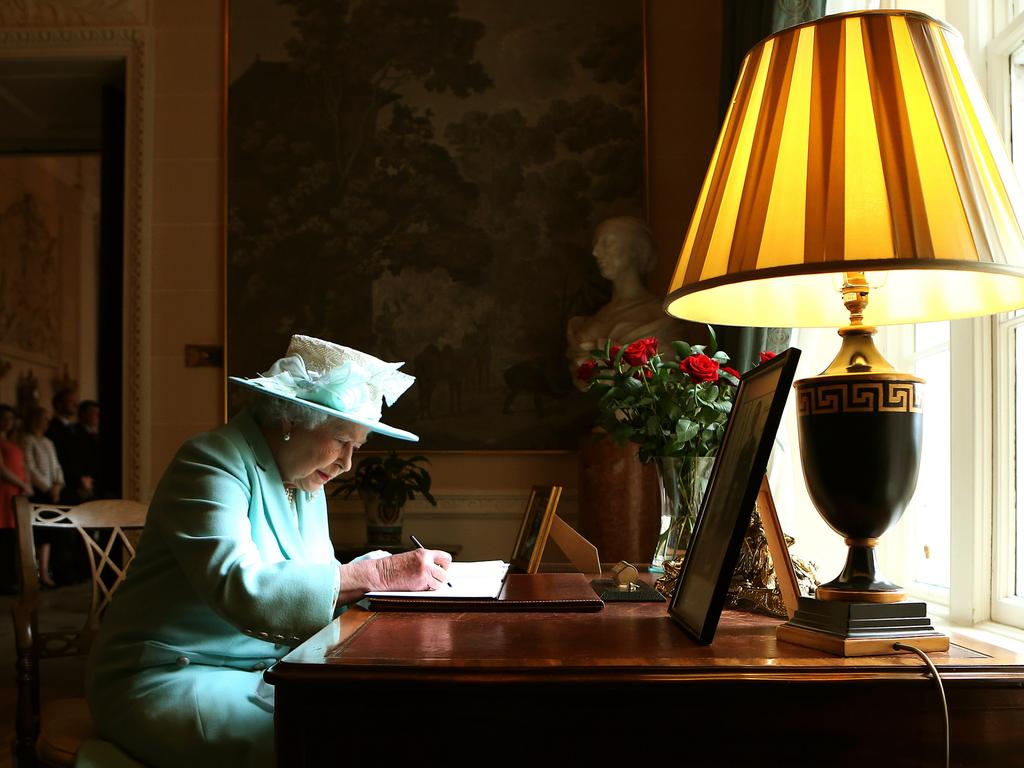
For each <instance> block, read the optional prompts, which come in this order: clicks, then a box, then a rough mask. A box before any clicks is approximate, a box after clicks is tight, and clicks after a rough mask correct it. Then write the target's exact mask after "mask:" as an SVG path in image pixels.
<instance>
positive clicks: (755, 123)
mask: <svg viewBox="0 0 1024 768" xmlns="http://www.w3.org/2000/svg"><path fill="white" fill-rule="evenodd" d="M1022 225H1024V199H1022V197H1021V193H1020V190H1019V188H1018V186H1017V181H1016V178H1015V176H1014V170H1013V167H1012V165H1011V163H1010V160H1009V158H1008V157H1007V154H1006V150H1005V149H1004V147H1003V145H1002V142H1001V140H1000V138H999V135H998V132H997V131H996V128H995V123H994V121H993V119H992V116H991V114H990V113H989V111H988V107H987V104H986V102H985V100H984V97H983V95H982V92H981V89H980V88H979V86H978V84H977V82H976V80H975V79H974V76H973V74H972V72H971V69H970V65H969V63H968V61H967V58H966V55H965V52H964V49H963V41H962V39H961V38H960V35H959V34H958V33H957V32H956V31H955V30H954V29H952V28H951V27H949V26H947V25H946V24H943V23H942V22H939V21H936V20H935V19H932V18H930V17H929V16H925V15H924V14H920V13H912V12H905V11H874V12H863V13H852V14H842V15H837V16H827V17H824V18H823V19H821V20H819V21H816V22H812V23H809V24H803V25H800V26H798V27H793V28H790V29H786V30H783V31H782V32H779V33H778V34H776V35H773V36H771V37H769V38H767V39H765V40H763V41H762V42H761V43H759V44H758V45H757V46H756V47H755V48H753V49H752V50H751V51H750V53H749V54H747V57H746V59H745V60H744V62H743V66H742V69H741V71H740V76H739V80H738V82H737V85H736V90H735V92H734V94H733V99H732V104H731V106H730V108H729V111H728V114H727V115H726V119H725V123H724V125H723V127H722V132H721V135H720V136H719V139H718V144H717V146H716V148H715V153H714V155H713V157H712V159H711V165H710V167H709V169H708V173H707V176H706V178H705V180H704V185H703V187H702V189H701V192H700V197H699V199H698V201H697V207H696V209H695V211H694V214H693V218H692V220H691V221H690V227H689V229H688V230H687V233H686V238H685V240H684V242H683V248H682V251H681V253H680V256H679V262H678V264H677V265H676V269H675V273H674V275H673V278H672V282H671V285H670V287H669V294H668V297H667V298H666V300H665V308H666V310H667V311H668V312H669V313H670V314H672V315H676V316H678V317H683V318H686V319H689V320H696V321H702V322H710V323H721V324H728V325H749V326H768V325H772V326H783V327H803V326H831V327H835V326H840V325H845V324H846V322H847V312H846V310H845V308H844V306H843V303H842V301H841V300H840V299H839V298H838V291H839V288H840V286H841V284H842V275H843V273H845V272H865V273H866V274H867V278H868V281H869V283H870V284H871V285H872V291H871V299H870V303H869V306H868V308H867V311H866V312H865V316H864V321H865V322H866V323H870V324H874V325H884V324H889V323H908V322H923V321H929V320H938V319H951V318H959V317H971V316H975V315H981V314H990V313H995V312H1002V311H1007V310H1011V309H1015V308H1018V307H1021V306H1024V233H1022Z"/></svg>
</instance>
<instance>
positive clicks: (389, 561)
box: [371, 549, 452, 592]
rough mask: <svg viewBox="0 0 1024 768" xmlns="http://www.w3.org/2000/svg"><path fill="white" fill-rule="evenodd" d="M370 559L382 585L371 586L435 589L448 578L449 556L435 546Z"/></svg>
mask: <svg viewBox="0 0 1024 768" xmlns="http://www.w3.org/2000/svg"><path fill="white" fill-rule="evenodd" d="M371 562H372V563H373V564H374V565H376V566H377V570H378V571H379V574H380V577H381V583H382V585H383V586H380V587H375V588H374V589H376V590H379V591H380V590H387V591H390V592H414V591H416V590H421V589H423V590H427V589H437V588H438V587H440V586H442V585H443V584H444V583H445V582H446V581H448V566H449V565H451V564H452V556H451V555H449V554H448V553H447V552H442V551H441V550H438V549H414V550H412V551H411V552H403V553H402V554H400V555H392V556H391V557H382V558H380V559H379V560H372V561H371Z"/></svg>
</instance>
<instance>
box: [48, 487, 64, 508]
mask: <svg viewBox="0 0 1024 768" xmlns="http://www.w3.org/2000/svg"><path fill="white" fill-rule="evenodd" d="M63 487H64V486H63V485H61V484H60V483H54V484H53V485H51V486H50V501H52V502H53V503H54V504H56V503H57V502H58V501H60V491H61V489H62V488H63Z"/></svg>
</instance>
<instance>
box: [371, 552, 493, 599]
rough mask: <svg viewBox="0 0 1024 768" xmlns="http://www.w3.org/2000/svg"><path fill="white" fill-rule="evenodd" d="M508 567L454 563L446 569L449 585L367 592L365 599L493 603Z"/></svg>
mask: <svg viewBox="0 0 1024 768" xmlns="http://www.w3.org/2000/svg"><path fill="white" fill-rule="evenodd" d="M507 572H508V563H503V562H502V561H501V560H483V561H480V562H475V563H456V562H453V563H452V564H451V565H450V566H449V567H448V584H450V585H451V586H448V584H445V585H443V586H441V587H440V588H438V589H434V590H425V591H419V592H369V593H367V597H371V598H373V597H408V598H426V597H429V598H477V599H492V600H493V599H495V598H497V597H498V595H499V594H500V593H501V587H502V584H503V583H504V581H505V574H506V573H507Z"/></svg>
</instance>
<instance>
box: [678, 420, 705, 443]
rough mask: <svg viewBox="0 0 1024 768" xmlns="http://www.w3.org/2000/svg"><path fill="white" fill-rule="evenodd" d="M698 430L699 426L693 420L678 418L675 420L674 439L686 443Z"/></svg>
mask: <svg viewBox="0 0 1024 768" xmlns="http://www.w3.org/2000/svg"><path fill="white" fill-rule="evenodd" d="M699 431H700V426H699V425H698V424H697V422H695V421H690V419H680V420H679V421H678V422H676V439H677V440H679V441H680V442H683V443H688V442H690V441H691V440H693V438H695V437H696V436H697V433H698V432H699Z"/></svg>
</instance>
